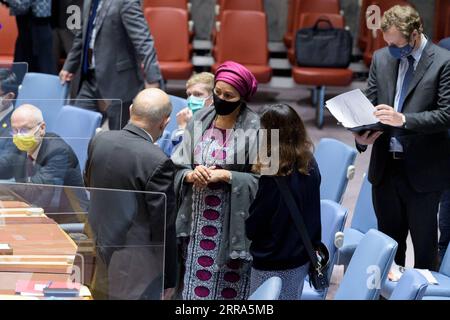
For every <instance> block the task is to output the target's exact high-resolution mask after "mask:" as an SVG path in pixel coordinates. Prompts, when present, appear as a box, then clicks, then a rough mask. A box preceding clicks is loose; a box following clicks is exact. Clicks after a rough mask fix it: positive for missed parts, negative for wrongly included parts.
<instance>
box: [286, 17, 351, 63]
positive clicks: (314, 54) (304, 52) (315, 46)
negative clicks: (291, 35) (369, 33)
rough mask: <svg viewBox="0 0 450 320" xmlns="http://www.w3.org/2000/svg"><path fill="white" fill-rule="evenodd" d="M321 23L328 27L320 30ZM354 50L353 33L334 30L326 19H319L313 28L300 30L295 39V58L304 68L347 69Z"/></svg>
mask: <svg viewBox="0 0 450 320" xmlns="http://www.w3.org/2000/svg"><path fill="white" fill-rule="evenodd" d="M321 22H322V23H325V24H326V25H327V27H326V28H319V24H320V23H321ZM352 48H353V40H352V35H351V33H350V32H349V31H348V30H345V29H336V28H334V27H333V25H332V24H331V21H330V20H329V19H328V18H326V17H322V18H320V19H318V20H317V22H316V24H315V25H314V27H312V28H304V29H300V30H298V31H297V34H296V38H295V56H296V59H297V64H298V65H299V66H302V67H327V68H347V67H348V66H349V64H350V61H351V56H352Z"/></svg>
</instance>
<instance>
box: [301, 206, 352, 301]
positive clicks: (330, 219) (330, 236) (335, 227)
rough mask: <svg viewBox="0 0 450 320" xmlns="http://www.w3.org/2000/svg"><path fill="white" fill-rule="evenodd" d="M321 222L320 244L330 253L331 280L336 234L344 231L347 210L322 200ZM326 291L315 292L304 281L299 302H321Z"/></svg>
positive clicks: (335, 250) (334, 259) (329, 274)
mask: <svg viewBox="0 0 450 320" xmlns="http://www.w3.org/2000/svg"><path fill="white" fill-rule="evenodd" d="M320 204H321V220H322V242H323V243H324V244H325V245H326V246H327V248H328V251H329V253H330V263H329V268H328V277H329V279H328V280H330V279H331V274H332V273H333V267H334V263H335V261H336V258H337V248H336V246H335V245H334V238H335V235H336V232H339V231H342V230H343V229H344V225H345V220H346V219H347V209H345V208H343V207H342V206H341V205H340V204H338V203H336V202H334V201H331V200H322V201H321V202H320ZM327 292H328V289H326V290H323V291H316V290H315V289H314V287H312V286H310V284H309V281H308V279H306V280H305V284H304V286H303V292H302V296H301V300H323V299H325V297H326V296H327Z"/></svg>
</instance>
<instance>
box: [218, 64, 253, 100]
mask: <svg viewBox="0 0 450 320" xmlns="http://www.w3.org/2000/svg"><path fill="white" fill-rule="evenodd" d="M217 81H223V82H226V83H228V84H229V85H231V86H233V87H234V88H235V89H236V90H237V91H238V92H239V94H240V95H241V97H242V98H243V99H244V100H246V101H248V100H249V99H250V98H251V97H252V96H253V95H254V94H255V92H256V89H257V88H258V82H257V81H256V79H255V76H254V75H253V73H251V72H250V71H249V70H248V69H247V68H246V67H244V66H243V65H241V64H239V63H237V62H234V61H225V62H224V63H222V64H221V65H220V66H219V67H218V68H217V71H216V75H215V82H217Z"/></svg>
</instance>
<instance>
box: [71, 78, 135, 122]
mask: <svg viewBox="0 0 450 320" xmlns="http://www.w3.org/2000/svg"><path fill="white" fill-rule="evenodd" d="M131 103H132V102H131V101H121V100H119V99H113V100H111V97H102V96H101V93H100V91H99V89H98V86H97V79H96V76H95V71H94V70H90V71H89V72H88V73H87V74H85V75H82V76H81V88H80V91H79V92H78V95H77V98H76V100H75V101H74V102H73V104H74V105H75V106H77V107H80V108H83V109H88V110H92V111H97V112H100V113H102V114H103V119H104V120H105V119H106V117H107V118H108V124H109V129H110V130H120V129H122V128H123V127H125V126H126V125H127V123H128V121H129V120H130V109H129V108H130V105H131Z"/></svg>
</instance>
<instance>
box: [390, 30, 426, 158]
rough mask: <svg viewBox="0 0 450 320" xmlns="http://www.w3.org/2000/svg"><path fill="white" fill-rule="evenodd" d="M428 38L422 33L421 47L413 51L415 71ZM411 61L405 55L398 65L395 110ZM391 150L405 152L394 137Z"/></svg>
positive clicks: (396, 109)
mask: <svg viewBox="0 0 450 320" xmlns="http://www.w3.org/2000/svg"><path fill="white" fill-rule="evenodd" d="M427 42H428V39H427V38H426V37H425V35H424V34H422V35H421V43H420V47H419V48H417V49H414V50H413V52H411V55H412V56H413V58H414V71H415V70H416V68H417V65H418V64H419V61H420V58H421V57H422V53H423V49H425V46H426V45H427ZM408 67H409V63H408V58H407V57H404V58H401V59H400V64H399V66H398V76H397V85H396V89H395V100H394V110H395V111H398V107H399V105H398V103H399V101H400V94H401V92H402V86H403V80H404V79H405V75H406V72H407V71H408ZM389 151H390V152H403V146H402V145H401V143H400V142H399V141H398V140H397V139H396V138H394V137H392V138H391V143H390V147H389Z"/></svg>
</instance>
